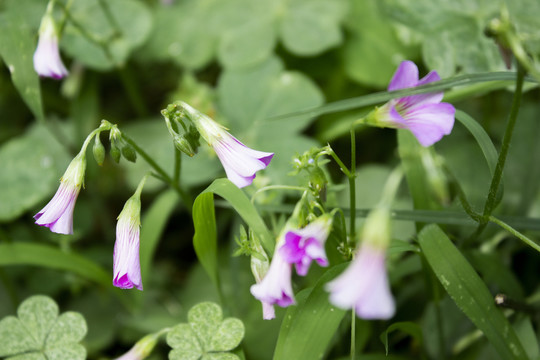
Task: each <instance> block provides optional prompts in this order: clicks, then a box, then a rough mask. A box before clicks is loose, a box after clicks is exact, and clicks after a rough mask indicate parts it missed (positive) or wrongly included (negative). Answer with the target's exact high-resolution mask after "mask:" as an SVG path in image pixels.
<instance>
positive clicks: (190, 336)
mask: <svg viewBox="0 0 540 360" xmlns="http://www.w3.org/2000/svg"><path fill="white" fill-rule="evenodd" d="M222 319H223V313H222V311H221V308H220V307H219V305H217V304H215V303H212V302H203V303H199V304H197V305H195V306H194V307H192V308H191V309H190V310H189V312H188V324H178V325H176V326H175V327H174V328H173V329H172V330H171V331H170V332H169V333H168V334H167V344H169V346H171V347H172V348H173V350H172V351H171V352H170V353H169V359H171V360H199V359H201V356H202V359H203V360H204V359H238V357H237V356H236V355H234V354H230V353H227V352H225V351H229V350H232V349H234V348H235V347H237V346H238V344H240V342H241V341H242V338H243V337H244V325H243V323H242V322H241V321H240V320H238V319H236V318H227V319H225V320H222Z"/></svg>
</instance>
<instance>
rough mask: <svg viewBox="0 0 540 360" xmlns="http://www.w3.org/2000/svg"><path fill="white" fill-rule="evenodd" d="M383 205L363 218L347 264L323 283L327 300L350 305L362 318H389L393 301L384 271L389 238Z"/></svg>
mask: <svg viewBox="0 0 540 360" xmlns="http://www.w3.org/2000/svg"><path fill="white" fill-rule="evenodd" d="M389 222H390V215H389V212H388V210H387V209H380V208H379V209H375V210H373V211H372V212H371V213H370V214H369V216H368V218H367V219H366V222H365V225H364V230H363V232H362V238H363V242H362V244H361V246H360V248H359V250H358V251H357V253H356V255H355V257H354V259H353V260H352V262H351V264H350V265H349V267H348V268H347V269H346V270H345V271H344V272H343V273H342V274H340V275H339V276H338V277H337V278H335V279H334V280H332V281H331V282H329V283H328V284H326V290H327V291H329V292H330V302H331V303H332V304H334V305H336V306H337V307H340V308H342V309H352V308H354V309H355V311H356V314H357V316H359V317H360V318H363V319H389V318H391V317H392V316H393V315H394V312H395V304H394V298H393V297H392V293H391V292H390V287H389V284H388V278H387V275H386V266H385V253H386V248H387V247H388V242H389V239H390V227H389Z"/></svg>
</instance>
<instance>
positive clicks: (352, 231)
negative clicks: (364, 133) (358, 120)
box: [347, 126, 356, 245]
mask: <svg viewBox="0 0 540 360" xmlns="http://www.w3.org/2000/svg"><path fill="white" fill-rule="evenodd" d="M347 177H348V178H349V203H350V209H351V214H350V221H351V223H350V225H349V244H351V245H354V243H355V239H356V133H355V131H354V126H353V127H352V128H351V171H350V172H349V175H347Z"/></svg>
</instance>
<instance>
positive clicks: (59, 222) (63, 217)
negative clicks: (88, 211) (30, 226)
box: [34, 151, 86, 234]
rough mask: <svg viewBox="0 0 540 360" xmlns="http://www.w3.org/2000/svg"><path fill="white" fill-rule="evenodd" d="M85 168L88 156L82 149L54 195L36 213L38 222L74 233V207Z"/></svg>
mask: <svg viewBox="0 0 540 360" xmlns="http://www.w3.org/2000/svg"><path fill="white" fill-rule="evenodd" d="M85 170H86V156H85V155H84V151H81V152H80V153H79V154H78V155H77V156H75V158H74V159H73V160H71V163H70V164H69V166H68V168H67V170H66V172H65V173H64V176H62V178H61V179H60V186H59V187H58V190H57V191H56V194H54V197H53V198H52V199H51V201H49V203H48V204H47V205H45V207H44V208H43V209H41V210H40V211H39V212H38V213H37V214H36V215H34V219H36V224H38V225H41V226H46V227H48V228H49V229H51V231H52V232H55V233H58V234H73V209H74V208H75V202H76V201H77V196H79V192H80V190H81V186H82V185H83V183H84V172H85Z"/></svg>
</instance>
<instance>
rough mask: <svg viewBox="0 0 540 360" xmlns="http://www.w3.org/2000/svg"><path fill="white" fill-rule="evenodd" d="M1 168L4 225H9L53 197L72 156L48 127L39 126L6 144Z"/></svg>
mask: <svg viewBox="0 0 540 360" xmlns="http://www.w3.org/2000/svg"><path fill="white" fill-rule="evenodd" d="M0 164H2V171H0V221H9V220H13V219H15V218H17V217H18V216H20V215H21V214H22V213H24V212H25V211H26V210H28V209H32V208H34V206H36V205H37V204H39V203H41V202H42V201H44V200H45V199H46V198H47V197H49V196H50V195H51V192H52V191H54V189H56V188H57V187H58V186H59V185H60V181H59V179H60V177H61V176H62V174H63V173H64V171H65V169H66V167H67V165H68V164H69V155H68V153H67V151H66V150H65V149H64V148H63V147H62V146H61V145H60V144H58V142H57V141H56V140H55V139H54V138H53V137H52V135H51V134H49V133H48V132H47V130H46V129H45V127H44V126H41V125H36V126H34V127H32V128H31V129H30V130H29V131H28V132H27V133H26V134H24V135H22V136H20V137H17V138H14V139H12V140H10V141H9V142H7V143H5V144H3V146H2V147H1V148H0ZM30 189H31V190H32V191H29V190H30Z"/></svg>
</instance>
